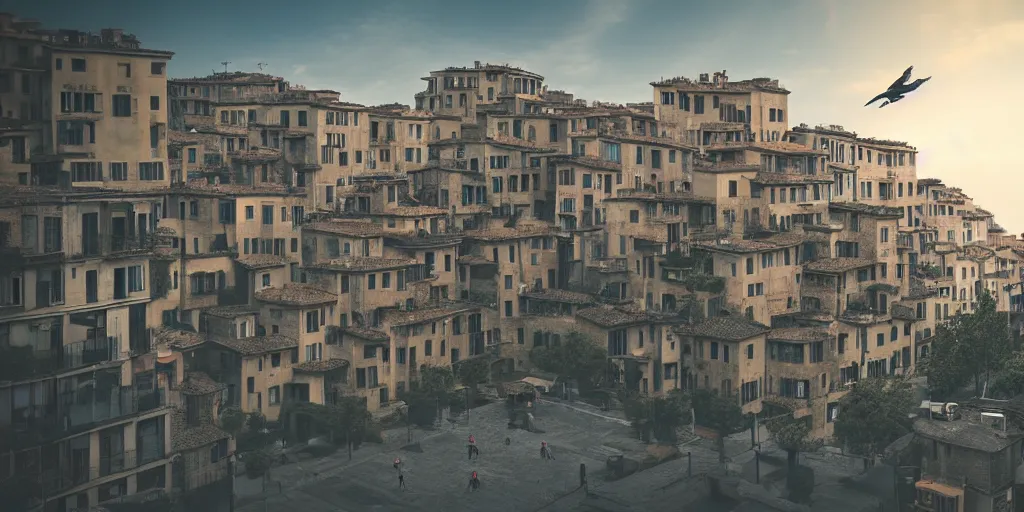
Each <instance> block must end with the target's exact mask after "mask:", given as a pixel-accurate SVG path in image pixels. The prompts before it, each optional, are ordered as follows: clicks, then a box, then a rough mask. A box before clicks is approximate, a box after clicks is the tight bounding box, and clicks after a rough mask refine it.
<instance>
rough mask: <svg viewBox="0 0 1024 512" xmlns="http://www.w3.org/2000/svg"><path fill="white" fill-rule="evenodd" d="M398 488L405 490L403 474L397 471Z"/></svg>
mask: <svg viewBox="0 0 1024 512" xmlns="http://www.w3.org/2000/svg"><path fill="white" fill-rule="evenodd" d="M398 488H399V489H402V490H405V475H403V474H402V473H398Z"/></svg>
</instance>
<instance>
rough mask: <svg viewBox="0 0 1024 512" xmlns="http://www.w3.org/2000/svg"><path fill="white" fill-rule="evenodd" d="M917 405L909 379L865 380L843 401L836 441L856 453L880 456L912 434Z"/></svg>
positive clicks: (836, 426) (836, 427)
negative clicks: (894, 442) (913, 416)
mask: <svg viewBox="0 0 1024 512" xmlns="http://www.w3.org/2000/svg"><path fill="white" fill-rule="evenodd" d="M915 402H916V397H915V395H914V388H913V386H911V384H910V382H909V381H908V380H907V379H906V378H903V377H897V378H881V377H875V378H871V379H865V380H862V381H860V382H858V383H857V384H856V385H855V386H854V387H853V389H851V390H850V392H849V393H847V394H846V396H844V397H843V398H842V399H841V400H840V401H839V416H838V417H837V418H836V425H835V435H836V438H838V439H839V441H840V442H842V443H843V446H845V447H846V449H848V450H850V451H851V452H853V453H856V454H859V455H863V456H865V457H873V456H875V455H876V454H880V453H882V452H883V451H884V450H885V448H886V447H887V446H889V445H890V444H892V442H893V441H895V440H897V439H899V438H900V437H901V436H903V435H905V434H907V433H909V432H910V429H911V428H912V423H913V420H912V419H911V418H910V413H911V412H913V408H914V405H915Z"/></svg>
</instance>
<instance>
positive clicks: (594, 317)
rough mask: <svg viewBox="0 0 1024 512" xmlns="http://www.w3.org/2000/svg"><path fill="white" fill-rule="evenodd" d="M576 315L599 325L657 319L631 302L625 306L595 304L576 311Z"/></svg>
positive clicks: (613, 325)
mask: <svg viewBox="0 0 1024 512" xmlns="http://www.w3.org/2000/svg"><path fill="white" fill-rule="evenodd" d="M576 316H577V317H579V318H582V319H584V320H587V321H588V322H592V323H594V324H597V325H599V326H601V327H618V326H620V325H630V324H638V323H646V322H654V321H656V320H657V319H656V318H655V317H654V316H653V315H650V314H648V313H647V312H646V311H644V310H642V309H641V308H640V307H639V306H636V305H632V304H629V305H625V306H603V305H602V306H595V307H592V308H586V309H581V310H579V311H577V312H576Z"/></svg>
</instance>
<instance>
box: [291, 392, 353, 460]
mask: <svg viewBox="0 0 1024 512" xmlns="http://www.w3.org/2000/svg"><path fill="white" fill-rule="evenodd" d="M287 412H288V413H291V414H298V415H303V416H306V417H308V418H310V419H311V420H312V422H313V424H314V425H315V426H316V427H317V428H318V429H319V430H320V431H321V432H324V433H326V434H328V435H329V436H330V439H331V441H332V442H336V441H338V440H344V442H345V445H346V446H347V447H348V451H349V458H351V457H352V447H353V446H358V445H359V444H360V443H362V442H363V441H365V440H367V434H368V433H369V432H370V427H371V426H372V425H373V416H372V415H370V411H368V410H367V409H366V406H365V405H363V401H362V399H360V398H359V397H354V396H345V397H341V398H340V399H338V402H337V403H334V404H327V405H320V404H314V403H307V402H299V403H292V404H291V405H290V406H289V408H288V411H287Z"/></svg>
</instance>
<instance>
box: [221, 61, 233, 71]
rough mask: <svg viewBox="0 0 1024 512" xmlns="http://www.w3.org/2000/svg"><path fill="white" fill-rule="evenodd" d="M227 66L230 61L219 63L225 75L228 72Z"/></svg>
mask: <svg viewBox="0 0 1024 512" xmlns="http://www.w3.org/2000/svg"><path fill="white" fill-rule="evenodd" d="M228 64H231V61H227V60H225V61H223V62H221V63H220V65H221V66H224V72H225V73H227V72H228Z"/></svg>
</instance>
